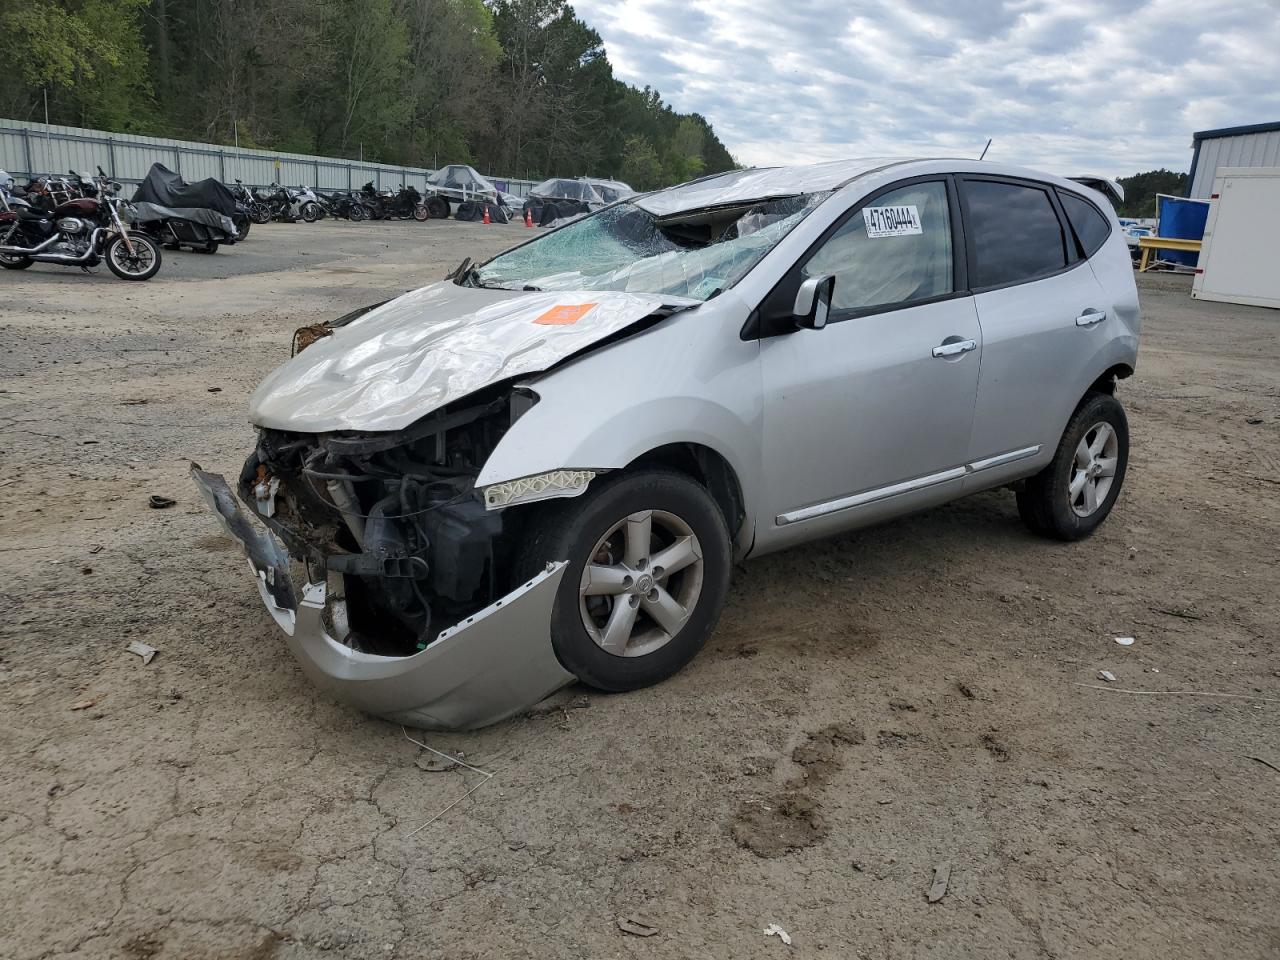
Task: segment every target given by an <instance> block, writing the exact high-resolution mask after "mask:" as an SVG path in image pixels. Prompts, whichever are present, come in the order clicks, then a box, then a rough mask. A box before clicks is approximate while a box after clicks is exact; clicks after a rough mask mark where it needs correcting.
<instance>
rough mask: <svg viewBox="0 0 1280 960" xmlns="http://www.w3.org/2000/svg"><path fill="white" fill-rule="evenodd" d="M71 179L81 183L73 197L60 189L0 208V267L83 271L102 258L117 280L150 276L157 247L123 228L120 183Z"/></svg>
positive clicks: (157, 267) (156, 266) (102, 178)
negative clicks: (52, 265)
mask: <svg viewBox="0 0 1280 960" xmlns="http://www.w3.org/2000/svg"><path fill="white" fill-rule="evenodd" d="M101 172H102V171H101V168H99V173H100V174H101ZM77 179H78V180H80V181H81V182H80V183H79V184H78V185H77V186H76V187H74V188H73V189H72V190H71V191H70V193H72V194H77V195H69V194H68V192H67V191H64V190H62V189H58V190H56V191H50V192H45V193H28V199H29V200H30V202H31V206H30V207H28V208H25V209H18V210H15V209H10V208H9V207H8V206H7V205H4V206H0V267H3V268H4V269H6V270H25V269H27V267H29V266H31V264H33V263H56V264H58V265H60V266H65V267H80V268H82V269H85V270H87V269H89V268H90V267H94V266H97V265H98V264H99V263H101V262H102V261H103V260H106V262H107V268H108V269H109V270H110V271H111V272H112V273H114V274H115V275H116V276H117V277H119V278H120V279H121V280H150V279H151V278H152V277H154V276H155V275H156V273H157V272H158V271H159V270H160V247H159V245H158V244H157V243H156V242H155V241H154V240H152V239H151V238H150V237H148V236H146V235H145V234H142V233H137V232H134V231H132V230H129V229H127V228H126V227H125V223H124V221H125V219H126V214H127V204H126V203H125V202H124V201H123V200H121V199H120V197H119V196H118V194H119V193H120V191H121V190H122V189H123V188H122V187H121V186H120V184H118V183H113V182H111V181H109V180H108V179H107V178H106V177H105V176H99V177H98V178H96V179H93V180H88V179H85V178H81V177H78V176H77ZM59 186H61V185H59Z"/></svg>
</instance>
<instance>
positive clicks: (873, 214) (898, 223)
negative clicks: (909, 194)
mask: <svg viewBox="0 0 1280 960" xmlns="http://www.w3.org/2000/svg"><path fill="white" fill-rule="evenodd" d="M862 219H863V220H865V221H866V222H867V236H868V237H870V238H872V239H875V238H877V237H905V236H907V235H908V234H912V233H924V230H922V229H921V228H920V211H919V210H917V209H916V207H915V205H914V204H911V205H909V206H900V207H863V208H862Z"/></svg>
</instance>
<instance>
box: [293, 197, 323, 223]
mask: <svg viewBox="0 0 1280 960" xmlns="http://www.w3.org/2000/svg"><path fill="white" fill-rule="evenodd" d="M298 212H299V213H300V214H302V219H303V220H304V221H305V222H306V223H315V222H316V221H317V220H319V219H320V206H319V204H317V203H314V202H312V201H311V200H308V201H307V202H306V203H304V204H303V205H302V209H301V210H299V211H298Z"/></svg>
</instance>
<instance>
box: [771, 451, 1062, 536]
mask: <svg viewBox="0 0 1280 960" xmlns="http://www.w3.org/2000/svg"><path fill="white" fill-rule="evenodd" d="M1039 452H1040V445H1039V444H1036V445H1035V446H1034V447H1023V448H1022V449H1020V450H1010V451H1009V452H1008V453H1000V454H996V455H995V456H994V457H985V458H984V459H982V460H975V461H973V462H972V463H967V464H965V465H964V466H963V467H952V468H951V469H950V470H942V471H940V472H939V473H930V474H926V475H925V476H923V477H916V478H915V479H913V480H903V481H902V482H900V483H891V484H889V486H887V487H877V488H876V489H874V490H867V491H865V492H863V493H855V494H852V495H850V496H847V497H839V498H837V499H835V500H828V501H826V502H825V503H815V504H814V505H813V506H810V507H801V508H800V509H799V510H792V511H790V512H789V513H783V514H779V515H778V516H777V517H776V518H775V519H774V522H775V523H777V525H778V526H780V527H784V526H786V525H787V524H791V523H801V522H803V521H805V520H813V519H816V518H817V517H824V516H826V515H827V514H829V513H836V512H837V511H840V510H847V509H848V508H850V507H860V506H863V505H864V504H868V503H875V502H876V501H877V500H886V499H888V498H889V497H896V496H899V495H900V494H904V493H913V492H915V491H916V490H923V489H924V488H925V487H932V486H935V485H936V484H939V483H946V482H947V481H948V480H959V479H960V478H961V477H965V476H968V475H969V474H971V473H978V472H980V471H982V470H990V469H991V468H992V467H1002V466H1004V465H1005V464H1008V463H1016V462H1017V461H1019V460H1026V459H1028V458H1029V457H1034V456H1035V455H1036V454H1037V453H1039Z"/></svg>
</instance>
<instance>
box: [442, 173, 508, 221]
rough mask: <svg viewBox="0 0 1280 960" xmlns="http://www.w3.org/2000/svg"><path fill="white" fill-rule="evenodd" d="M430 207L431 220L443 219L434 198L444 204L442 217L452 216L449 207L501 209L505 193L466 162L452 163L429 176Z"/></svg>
mask: <svg viewBox="0 0 1280 960" xmlns="http://www.w3.org/2000/svg"><path fill="white" fill-rule="evenodd" d="M426 192H427V197H428V200H427V206H428V209H431V215H432V217H436V216H440V215H441V214H439V213H438V212H437V210H436V209H434V206H436V205H433V203H432V198H437V204H438V202H439V201H443V202H444V213H443V216H446V217H447V216H448V215H449V204H450V202H452V203H454V204H461V203H468V202H470V203H489V204H494V205H498V206H501V205H502V204H503V195H502V192H501V191H500V190H499V189H498V188H497V187H496V186H495V185H494V183H493V181H492V180H490V179H489V178H488V177H485V176H482V175H481V174H480V173H479V172H477V170H476V168H475V167H469V166H467V165H466V164H465V163H451V164H449V165H448V166H444V167H441V168H440V169H439V170H437V171H436V172H435V173H433V174H431V176H429V177H427V191H426Z"/></svg>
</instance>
